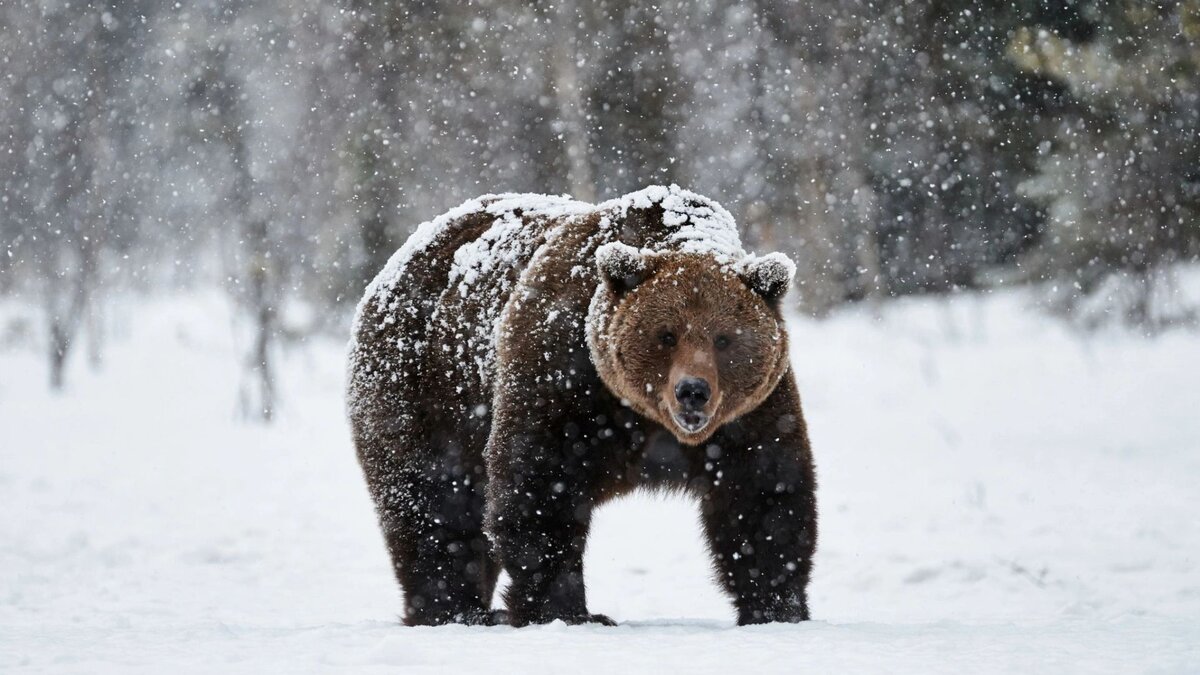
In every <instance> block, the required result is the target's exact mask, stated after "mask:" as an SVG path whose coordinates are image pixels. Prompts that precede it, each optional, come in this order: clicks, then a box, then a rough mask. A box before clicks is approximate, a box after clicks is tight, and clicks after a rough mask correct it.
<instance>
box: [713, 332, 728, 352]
mask: <svg viewBox="0 0 1200 675" xmlns="http://www.w3.org/2000/svg"><path fill="white" fill-rule="evenodd" d="M729 343H730V340H729V337H728V336H726V335H718V336H717V339H715V340H713V346H714V347H716V348H717V349H718V350H720V351H724V350H726V349H729Z"/></svg>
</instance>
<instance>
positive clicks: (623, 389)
mask: <svg viewBox="0 0 1200 675" xmlns="http://www.w3.org/2000/svg"><path fill="white" fill-rule="evenodd" d="M596 265H597V271H598V273H599V277H600V279H601V283H600V284H599V287H598V288H597V290H596V294H595V296H594V297H593V300H592V306H591V308H590V310H589V321H588V344H589V347H590V349H591V352H592V360H593V362H594V363H595V365H596V369H597V371H598V372H599V374H600V377H601V379H602V380H603V381H604V383H605V385H606V386H607V387H608V388H609V390H610V391H612V393H613V394H615V395H616V396H619V397H620V398H621V399H622V400H623V401H625V402H627V404H628V405H629V406H631V407H632V408H633V409H634V410H636V411H637V412H638V413H640V414H641V415H644V416H645V417H648V418H650V419H652V420H654V421H656V422H658V423H659V424H662V425H663V426H664V427H665V428H667V429H668V430H670V431H671V433H673V434H674V435H675V437H676V438H678V439H679V441H680V442H682V443H685V444H688V445H697V444H700V443H703V442H704V441H705V440H707V439H708V438H709V437H710V436H711V435H712V434H713V432H715V431H716V430H717V429H719V428H720V427H721V426H722V425H723V424H725V423H727V422H729V421H731V420H733V419H736V418H737V417H739V416H741V415H743V414H745V413H747V412H749V411H750V410H753V409H754V408H756V407H757V406H758V405H759V404H761V403H762V401H763V400H764V399H765V398H766V397H767V396H768V395H769V394H770V393H771V392H772V391H773V390H774V389H775V386H776V385H777V384H779V380H780V378H782V377H783V375H784V373H786V372H787V368H788V354H787V352H788V347H787V333H786V331H785V326H784V322H783V319H782V318H781V316H780V312H779V302H780V298H781V297H782V296H783V294H784V293H785V292H786V291H787V289H788V286H790V285H791V280H792V277H793V275H794V274H795V266H794V265H793V264H792V262H791V260H789V259H788V258H787V256H785V255H783V254H781V253H772V254H769V255H765V256H761V257H759V256H748V257H747V258H745V259H744V260H742V261H740V262H737V263H732V264H731V263H728V262H723V261H720V260H718V259H717V258H715V257H714V256H712V255H709V254H703V253H684V252H678V251H662V252H654V251H650V250H644V249H641V250H640V249H636V248H634V247H632V246H628V245H626V244H623V243H619V242H614V243H609V244H605V245H604V246H601V247H600V248H599V249H598V250H597V252H596Z"/></svg>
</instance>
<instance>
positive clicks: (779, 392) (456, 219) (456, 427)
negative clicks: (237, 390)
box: [347, 186, 816, 626]
mask: <svg viewBox="0 0 1200 675" xmlns="http://www.w3.org/2000/svg"><path fill="white" fill-rule="evenodd" d="M792 273H793V268H792V266H791V263H790V261H788V260H787V259H786V258H785V257H783V256H781V255H779V254H772V255H768V256H763V257H757V256H753V255H747V254H746V253H745V251H743V250H742V247H741V244H740V241H739V239H738V236H737V231H736V229H735V226H734V223H733V220H732V218H731V217H730V216H729V214H728V213H727V212H726V211H725V210H724V209H722V208H721V207H720V206H719V205H718V204H716V203H715V202H712V201H711V200H708V199H706V198H704V197H701V196H699V195H696V194H694V193H691V192H687V191H685V190H681V189H679V188H677V187H674V186H672V187H670V188H667V187H658V186H656V187H651V188H647V189H645V190H642V191H640V192H637V193H633V194H631V195H626V196H625V197H622V198H619V199H616V200H612V201H610V202H605V203H603V204H600V205H598V206H592V205H589V204H583V203H580V202H575V201H571V200H569V199H565V198H556V197H546V196H541V195H498V196H487V197H482V198H480V199H477V200H472V201H471V202H468V203H466V204H464V205H462V206H460V207H459V208H457V209H455V210H453V211H451V212H449V213H447V214H445V215H443V216H441V217H439V218H438V219H435V220H433V221H430V222H429V223H425V224H423V225H422V226H421V227H420V228H418V230H417V231H416V233H414V234H413V236H412V237H411V238H410V239H409V241H408V242H407V243H406V244H405V245H404V247H402V248H401V249H400V250H399V251H398V252H397V253H396V254H395V255H394V256H393V257H392V259H391V260H390V261H389V263H388V265H387V266H386V267H385V269H384V270H383V271H382V272H380V274H379V276H378V277H377V278H376V279H375V281H374V282H372V284H371V286H370V287H369V288H368V290H367V293H366V295H365V296H364V298H363V300H362V302H361V303H360V305H359V310H358V315H357V318H356V323H355V330H354V339H353V342H352V343H351V349H350V371H349V385H348V397H347V399H348V411H349V415H350V421H351V427H352V431H353V435H354V442H355V445H356V447H357V450H358V456H359V461H360V463H361V465H362V468H363V473H364V474H365V476H366V479H367V484H368V487H369V489H370V491H371V495H372V497H373V498H374V501H375V505H376V508H377V511H378V515H379V519H380V523H381V525H382V528H383V533H384V538H385V540H386V543H387V547H388V551H389V553H390V554H391V557H392V562H393V565H394V568H395V572H396V576H397V578H398V580H399V581H400V584H401V586H402V587H403V590H404V594H405V622H406V623H408V624H412V625H415V624H439V623H447V622H464V623H492V622H495V621H497V620H507V621H508V622H510V623H512V624H513V625H517V626H521V625H526V624H529V623H544V622H549V621H553V620H555V619H562V620H564V621H566V622H568V623H580V622H586V621H598V622H603V623H611V620H609V619H608V618H607V617H603V616H600V615H595V614H591V613H589V611H588V609H587V604H586V601H585V595H584V583H583V552H584V548H585V545H586V540H587V534H588V526H589V523H590V521H591V515H592V512H593V510H594V509H595V508H596V507H597V506H598V505H600V504H601V503H603V502H604V501H606V500H608V499H610V498H612V497H614V496H618V495H621V494H623V493H626V492H628V491H630V490H633V489H634V488H636V487H639V486H644V487H651V488H656V487H666V488H677V489H682V490H686V491H687V492H688V493H690V494H692V495H694V496H695V497H696V498H697V499H698V500H699V502H700V506H701V514H702V522H703V528H704V532H705V535H706V537H707V539H708V545H709V549H710V552H711V554H712V559H713V564H714V566H715V568H716V571H717V578H718V581H719V583H720V584H721V585H722V586H723V587H724V589H725V590H726V591H727V592H728V593H729V594H730V595H731V596H732V598H733V600H734V605H735V607H736V609H737V613H738V623H739V624H746V623H760V622H767V621H800V620H804V619H807V618H808V605H807V596H806V586H807V584H808V578H809V571H810V568H811V560H812V555H813V551H814V547H815V545H816V502H815V496H814V490H815V478H814V471H813V464H812V457H811V454H810V449H809V443H808V438H807V433H806V429H805V423H804V418H803V415H802V413H801V409H800V399H799V395H798V393H797V390H796V384H795V380H794V378H793V376H792V373H791V369H790V365H789V361H788V356H787V353H788V348H787V336H786V330H785V326H784V322H783V320H782V319H781V317H780V314H779V307H778V304H779V298H780V296H781V295H782V294H783V293H784V292H785V291H786V289H787V286H788V285H789V283H790V280H791V276H792ZM485 533H486V534H485ZM501 567H503V568H504V569H505V570H507V571H508V573H509V576H510V577H511V578H512V583H511V585H510V586H509V587H508V589H507V592H506V593H505V596H504V597H505V601H506V604H507V615H504V614H503V613H501V612H494V611H493V610H492V609H491V606H490V605H491V598H492V595H493V591H494V588H495V584H496V577H497V574H498V573H499V570H500V569H501Z"/></svg>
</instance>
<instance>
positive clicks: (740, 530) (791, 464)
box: [697, 373, 817, 625]
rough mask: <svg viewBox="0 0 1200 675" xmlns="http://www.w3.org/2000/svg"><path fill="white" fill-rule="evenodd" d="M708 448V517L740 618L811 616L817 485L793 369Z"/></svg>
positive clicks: (704, 494) (704, 503)
mask: <svg viewBox="0 0 1200 675" xmlns="http://www.w3.org/2000/svg"><path fill="white" fill-rule="evenodd" d="M705 455H706V459H707V460H708V461H707V463H706V465H705V475H706V478H707V479H706V480H705V481H700V482H698V484H697V487H701V495H700V496H701V509H702V520H703V524H704V530H705V534H706V535H707V537H708V545H709V548H710V550H711V551H712V554H713V558H714V560H715V563H716V567H717V572H718V576H719V577H720V581H721V584H722V585H723V586H724V588H725V590H726V591H727V592H728V593H729V594H730V595H732V596H733V599H734V605H735V607H736V608H737V613H738V625H746V624H754V623H769V622H772V621H782V622H793V623H794V622H798V621H806V620H808V618H809V614H808V595H807V586H808V578H809V571H810V570H811V568H812V557H813V553H814V551H815V549H816V535H817V530H816V527H817V523H816V518H817V513H816V500H815V488H816V486H815V477H814V471H813V465H812V459H811V455H810V452H809V446H808V439H807V434H806V432H805V429H804V421H803V418H802V416H801V414H800V406H799V399H798V397H797V396H796V393H795V385H794V383H793V382H792V377H791V374H790V373H789V374H788V375H786V376H785V378H784V381H783V382H781V383H780V385H779V387H778V388H777V389H776V391H775V393H774V394H772V395H771V396H770V397H768V399H767V400H766V401H764V402H763V404H762V406H760V407H759V408H758V409H757V410H755V411H753V412H751V413H749V414H748V415H746V416H744V417H743V418H741V419H739V420H736V421H734V422H732V423H730V424H728V425H726V427H725V428H723V429H721V430H720V431H719V432H718V433H717V434H715V435H714V436H713V438H712V439H710V441H709V442H708V443H707V444H705Z"/></svg>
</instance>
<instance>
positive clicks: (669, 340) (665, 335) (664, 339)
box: [658, 330, 676, 347]
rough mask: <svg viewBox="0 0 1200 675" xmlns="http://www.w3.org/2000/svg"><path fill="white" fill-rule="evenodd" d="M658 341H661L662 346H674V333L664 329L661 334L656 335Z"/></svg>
mask: <svg viewBox="0 0 1200 675" xmlns="http://www.w3.org/2000/svg"><path fill="white" fill-rule="evenodd" d="M658 341H659V342H661V343H662V345H663V346H664V347H674V346H675V342H676V340H675V334H674V333H672V332H671V331H669V330H664V331H663V332H662V335H659V336H658Z"/></svg>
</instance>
